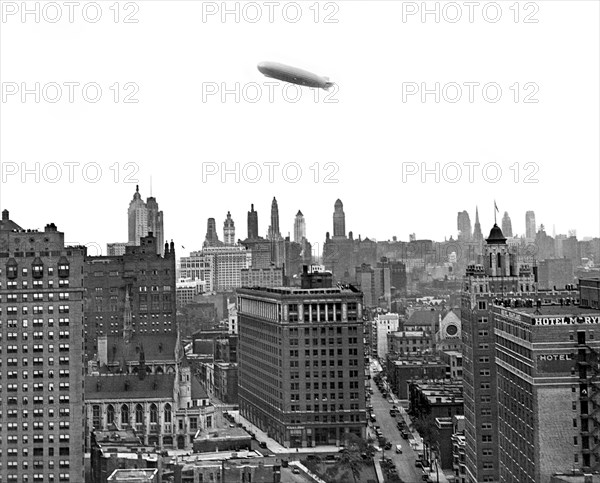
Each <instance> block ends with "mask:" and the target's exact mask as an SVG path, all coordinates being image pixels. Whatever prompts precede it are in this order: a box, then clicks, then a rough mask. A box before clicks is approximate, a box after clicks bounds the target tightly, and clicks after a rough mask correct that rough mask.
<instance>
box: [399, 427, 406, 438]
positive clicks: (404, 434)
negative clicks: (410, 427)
mask: <svg viewBox="0 0 600 483" xmlns="http://www.w3.org/2000/svg"><path fill="white" fill-rule="evenodd" d="M400 436H402V437H403V438H404V439H408V431H406V430H405V429H403V430H402V431H400Z"/></svg>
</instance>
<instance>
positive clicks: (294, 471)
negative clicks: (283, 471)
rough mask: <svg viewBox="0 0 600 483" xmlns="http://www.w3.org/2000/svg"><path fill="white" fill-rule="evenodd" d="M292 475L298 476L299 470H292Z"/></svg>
mask: <svg viewBox="0 0 600 483" xmlns="http://www.w3.org/2000/svg"><path fill="white" fill-rule="evenodd" d="M292 473H294V474H295V475H299V474H300V469H298V468H294V469H293V470H292Z"/></svg>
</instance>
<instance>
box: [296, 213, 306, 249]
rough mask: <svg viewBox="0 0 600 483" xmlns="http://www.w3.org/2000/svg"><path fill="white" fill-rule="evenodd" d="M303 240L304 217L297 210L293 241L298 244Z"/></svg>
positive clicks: (304, 235) (304, 233) (304, 229)
mask: <svg viewBox="0 0 600 483" xmlns="http://www.w3.org/2000/svg"><path fill="white" fill-rule="evenodd" d="M304 238H306V222H305V221H304V215H303V214H302V212H301V211H300V210H298V213H296V218H295V219H294V241H295V242H296V243H300V242H302V240H303V239H304Z"/></svg>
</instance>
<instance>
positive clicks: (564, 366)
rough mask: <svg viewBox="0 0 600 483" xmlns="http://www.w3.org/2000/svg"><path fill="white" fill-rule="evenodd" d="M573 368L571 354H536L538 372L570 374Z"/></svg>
mask: <svg viewBox="0 0 600 483" xmlns="http://www.w3.org/2000/svg"><path fill="white" fill-rule="evenodd" d="M572 367H573V358H572V357H571V354H538V355H537V370H538V372H570V371H571V368H572Z"/></svg>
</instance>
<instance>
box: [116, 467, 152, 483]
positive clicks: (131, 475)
mask: <svg viewBox="0 0 600 483" xmlns="http://www.w3.org/2000/svg"><path fill="white" fill-rule="evenodd" d="M108 482H109V483H159V482H158V470H157V469H153V470H152V469H145V470H142V469H128V470H125V469H123V470H115V471H113V474H112V475H110V476H109V477H108Z"/></svg>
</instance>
